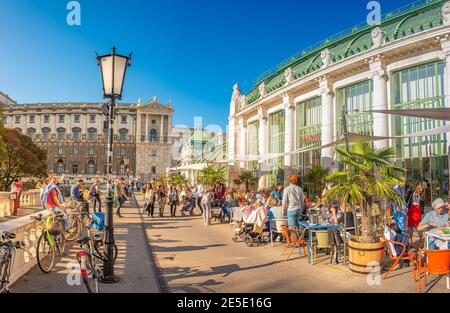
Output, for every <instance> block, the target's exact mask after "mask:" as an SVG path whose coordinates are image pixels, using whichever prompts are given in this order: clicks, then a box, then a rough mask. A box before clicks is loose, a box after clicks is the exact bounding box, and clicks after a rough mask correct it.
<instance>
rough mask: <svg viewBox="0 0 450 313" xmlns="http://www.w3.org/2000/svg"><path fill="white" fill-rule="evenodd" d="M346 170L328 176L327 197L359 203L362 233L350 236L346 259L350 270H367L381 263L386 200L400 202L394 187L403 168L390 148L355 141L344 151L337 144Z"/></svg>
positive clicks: (399, 181)
mask: <svg viewBox="0 0 450 313" xmlns="http://www.w3.org/2000/svg"><path fill="white" fill-rule="evenodd" d="M336 151H337V153H338V154H339V156H340V162H341V163H343V164H344V165H345V168H346V169H345V170H343V171H337V172H335V173H333V174H331V175H329V176H328V177H327V181H329V182H330V183H331V184H332V185H331V187H330V189H329V190H328V191H327V192H326V196H327V197H329V198H331V199H334V200H336V201H338V202H339V203H340V204H341V205H342V204H346V203H348V204H349V205H350V206H352V207H355V206H360V209H361V213H362V218H361V224H362V225H361V226H362V227H361V236H354V237H351V238H350V239H349V242H348V247H349V262H350V269H351V270H352V271H353V272H358V273H369V272H371V271H372V269H371V267H370V266H371V265H370V264H376V263H371V262H377V263H378V264H380V268H381V267H382V265H383V257H384V242H383V239H382V235H383V229H384V223H383V218H382V217H383V216H384V212H383V211H384V209H385V207H386V205H387V204H388V203H396V204H401V203H402V198H401V197H400V196H399V194H398V193H397V192H395V190H394V189H393V187H394V186H395V185H399V184H401V183H402V182H403V180H404V178H403V174H404V173H405V170H404V169H403V168H400V167H397V166H395V165H394V164H393V163H392V162H391V160H392V159H393V158H394V156H395V154H394V149H393V148H380V149H377V148H374V147H373V146H372V144H371V143H368V142H356V143H354V144H352V145H350V147H349V149H348V150H346V149H345V148H344V147H342V146H341V147H337V148H336Z"/></svg>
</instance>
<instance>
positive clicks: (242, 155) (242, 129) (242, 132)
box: [238, 116, 247, 171]
mask: <svg viewBox="0 0 450 313" xmlns="http://www.w3.org/2000/svg"><path fill="white" fill-rule="evenodd" d="M246 139H247V125H246V121H245V120H244V118H243V117H242V116H241V117H239V137H238V141H239V168H240V170H241V171H243V170H245V162H246V155H247V151H246V147H247V143H246V141H247V140H246Z"/></svg>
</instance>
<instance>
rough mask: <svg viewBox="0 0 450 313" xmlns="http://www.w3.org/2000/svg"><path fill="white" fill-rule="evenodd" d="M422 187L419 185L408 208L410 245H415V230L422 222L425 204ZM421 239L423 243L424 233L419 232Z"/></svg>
mask: <svg viewBox="0 0 450 313" xmlns="http://www.w3.org/2000/svg"><path fill="white" fill-rule="evenodd" d="M422 190H423V189H422V185H421V184H418V185H417V186H416V189H415V190H414V193H413V194H412V196H411V199H410V201H409V207H408V234H409V243H410V245H412V243H413V235H414V229H417V226H419V224H420V220H421V219H422V208H421V204H422V202H423V199H422ZM419 239H420V241H422V232H421V231H419Z"/></svg>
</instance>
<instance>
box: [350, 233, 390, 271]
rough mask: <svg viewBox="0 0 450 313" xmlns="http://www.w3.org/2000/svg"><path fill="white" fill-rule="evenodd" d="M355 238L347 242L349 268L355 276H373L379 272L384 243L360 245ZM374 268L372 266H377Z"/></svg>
mask: <svg viewBox="0 0 450 313" xmlns="http://www.w3.org/2000/svg"><path fill="white" fill-rule="evenodd" d="M357 239H358V238H357V237H356V238H355V237H354V238H350V240H349V241H348V257H349V268H350V270H351V271H352V272H354V273H357V274H369V273H371V274H373V273H374V271H378V272H379V271H381V270H382V268H383V262H384V246H385V244H384V241H380V242H376V243H361V242H358V241H357ZM378 264H379V266H378V267H374V265H378Z"/></svg>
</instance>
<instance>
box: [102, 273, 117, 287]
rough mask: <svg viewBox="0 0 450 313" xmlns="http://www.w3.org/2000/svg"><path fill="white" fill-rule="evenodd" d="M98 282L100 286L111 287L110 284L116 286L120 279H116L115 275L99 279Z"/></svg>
mask: <svg viewBox="0 0 450 313" xmlns="http://www.w3.org/2000/svg"><path fill="white" fill-rule="evenodd" d="M99 281H100V283H102V284H107V285H112V284H117V283H118V282H120V278H119V277H117V276H116V275H112V276H108V277H101V278H99Z"/></svg>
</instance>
